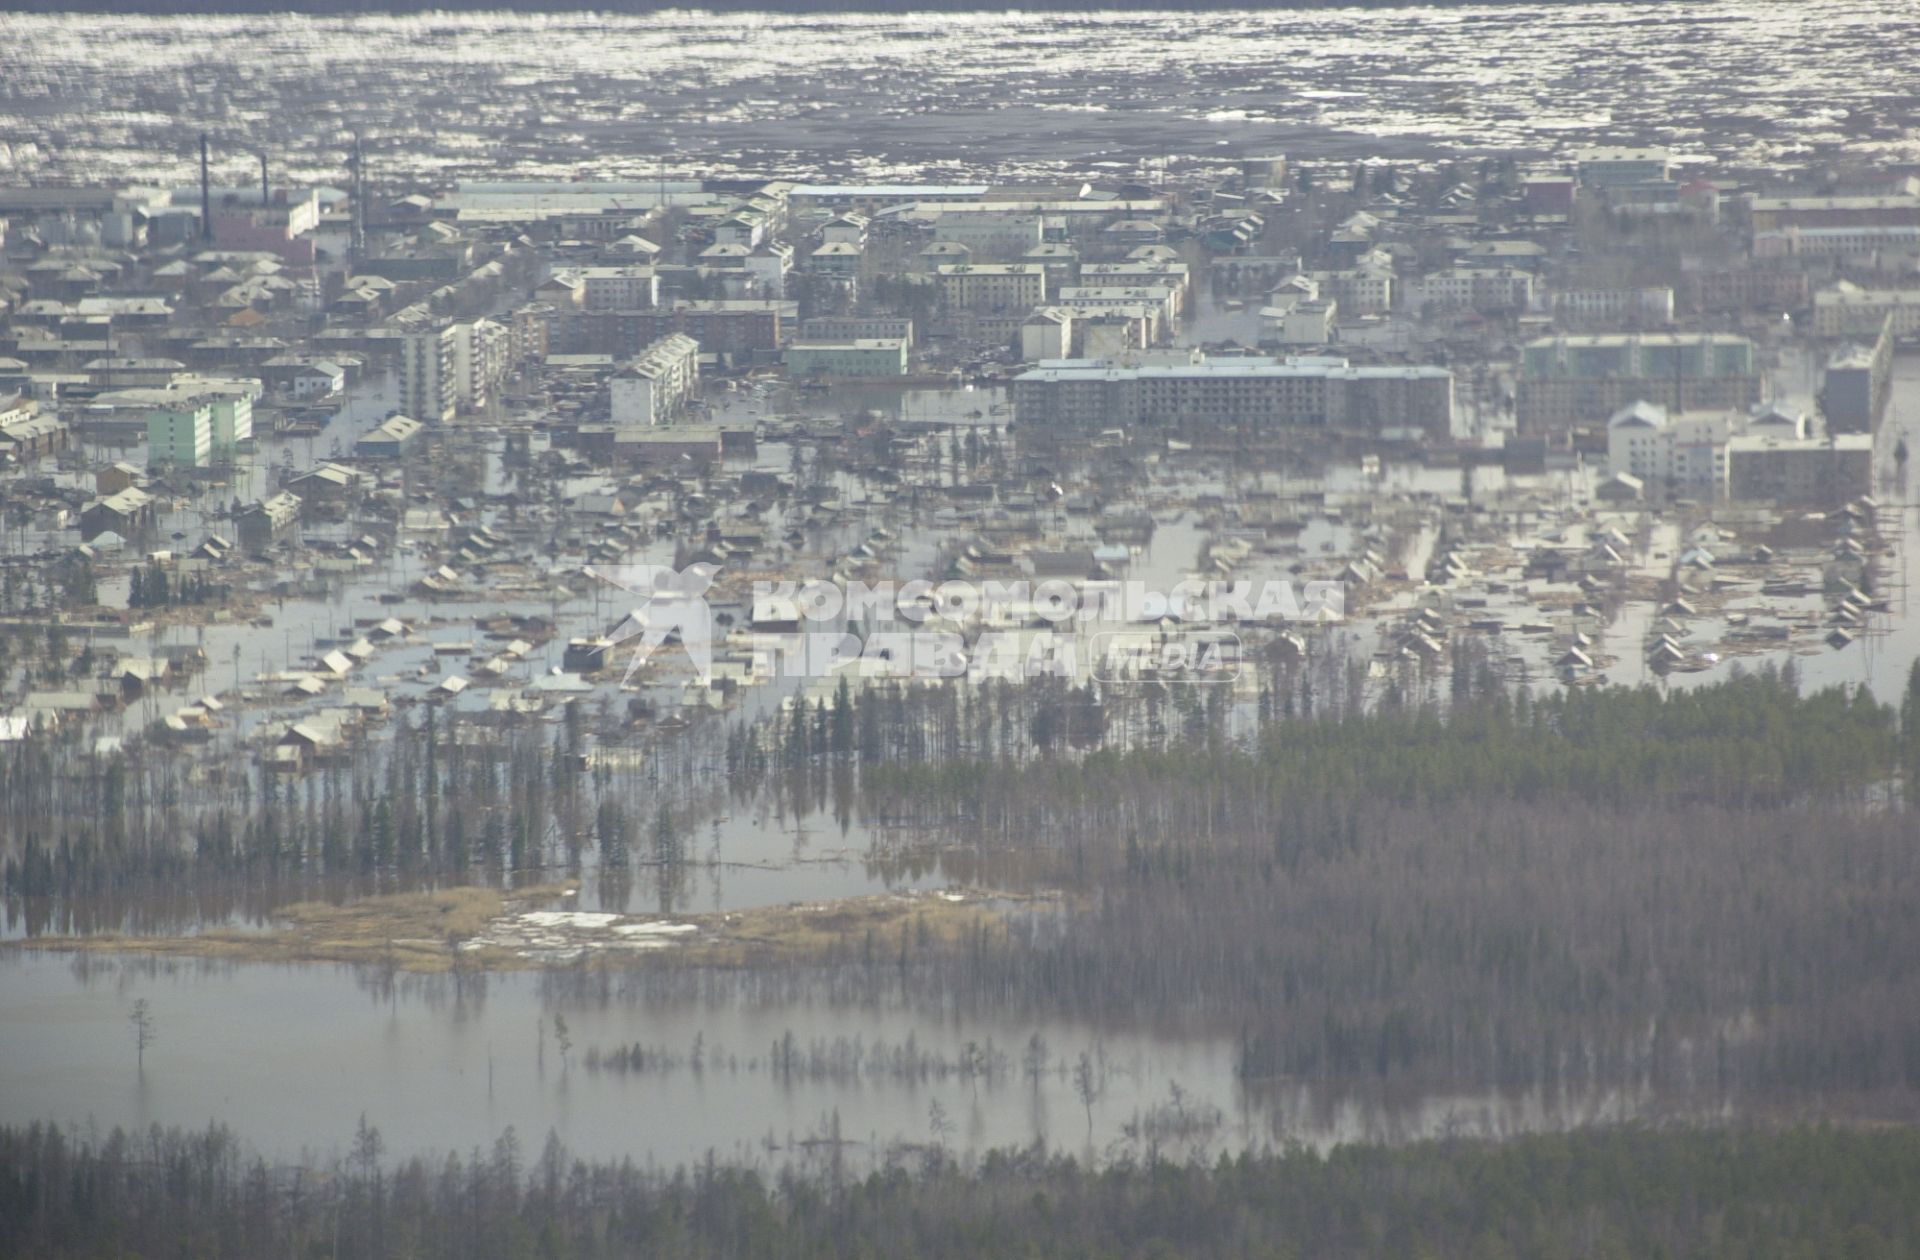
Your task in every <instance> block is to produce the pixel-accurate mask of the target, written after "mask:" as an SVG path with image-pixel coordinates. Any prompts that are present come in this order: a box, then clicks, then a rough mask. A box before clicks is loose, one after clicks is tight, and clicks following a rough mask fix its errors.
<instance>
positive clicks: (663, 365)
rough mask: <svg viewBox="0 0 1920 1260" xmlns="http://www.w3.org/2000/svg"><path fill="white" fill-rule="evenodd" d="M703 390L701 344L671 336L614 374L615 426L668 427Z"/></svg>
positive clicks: (670, 334) (689, 339)
mask: <svg viewBox="0 0 1920 1260" xmlns="http://www.w3.org/2000/svg"><path fill="white" fill-rule="evenodd" d="M699 389H700V343H699V342H697V341H695V340H694V339H693V338H691V337H689V336H687V335H686V334H684V333H669V334H668V335H667V336H665V337H662V338H661V339H660V340H658V341H656V342H654V343H653V344H652V345H650V346H648V347H647V348H646V349H645V350H644V351H642V352H641V353H640V354H639V355H638V356H637V357H636V358H634V359H633V361H632V362H630V363H628V364H627V365H626V366H625V367H623V368H621V369H620V370H619V371H618V372H615V373H614V374H613V380H612V382H611V385H610V391H611V394H612V399H611V401H612V407H613V423H614V424H615V425H616V426H618V427H623V428H624V427H631V426H635V425H648V426H650V425H656V424H665V423H667V422H668V421H669V420H671V419H673V417H674V416H675V414H677V413H678V412H679V411H680V409H681V408H682V407H684V406H686V404H687V402H688V400H689V399H691V398H693V397H694V396H695V395H697V394H698V393H699Z"/></svg>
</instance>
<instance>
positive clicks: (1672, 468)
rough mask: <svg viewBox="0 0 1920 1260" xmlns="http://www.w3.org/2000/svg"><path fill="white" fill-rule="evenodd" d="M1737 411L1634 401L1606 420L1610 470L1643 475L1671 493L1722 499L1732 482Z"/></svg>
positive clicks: (1645, 479)
mask: <svg viewBox="0 0 1920 1260" xmlns="http://www.w3.org/2000/svg"><path fill="white" fill-rule="evenodd" d="M1734 429H1735V426H1734V413H1730V412H1724V411H1706V412H1681V413H1679V414H1678V415H1671V414H1669V413H1668V411H1667V409H1666V408H1665V407H1657V406H1655V405H1654V404H1652V403H1644V402H1642V403H1635V404H1634V405H1633V406H1631V407H1623V408H1622V409H1621V410H1619V411H1617V412H1615V413H1614V415H1613V418H1612V419H1610V420H1608V421H1607V471H1608V472H1609V473H1614V474H1618V473H1626V474H1628V475H1630V476H1634V477H1638V478H1639V479H1640V480H1641V481H1643V482H1645V483H1646V484H1647V485H1648V486H1649V487H1658V488H1660V489H1661V490H1664V491H1666V492H1667V493H1670V494H1680V495H1696V496H1701V497H1705V498H1710V499H1717V498H1720V497H1722V496H1724V495H1725V493H1726V486H1727V439H1728V438H1730V437H1732V436H1733V433H1734Z"/></svg>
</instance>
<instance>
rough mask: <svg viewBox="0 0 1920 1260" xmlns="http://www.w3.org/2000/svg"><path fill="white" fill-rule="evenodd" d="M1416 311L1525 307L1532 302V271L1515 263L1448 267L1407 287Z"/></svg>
mask: <svg viewBox="0 0 1920 1260" xmlns="http://www.w3.org/2000/svg"><path fill="white" fill-rule="evenodd" d="M1407 301H1408V304H1409V305H1410V306H1411V307H1412V308H1413V309H1414V310H1417V311H1425V310H1433V311H1442V312H1444V311H1479V312H1482V313H1490V312H1505V311H1524V310H1526V309H1527V308H1528V307H1529V306H1532V305H1533V273H1531V272H1527V271H1522V270H1520V269H1519V268H1517V267H1449V268H1447V269H1445V270H1444V271H1436V272H1433V273H1432V274H1430V275H1426V276H1422V277H1421V278H1420V279H1418V280H1416V281H1414V282H1413V284H1412V285H1411V286H1410V288H1409V295H1408V299H1407Z"/></svg>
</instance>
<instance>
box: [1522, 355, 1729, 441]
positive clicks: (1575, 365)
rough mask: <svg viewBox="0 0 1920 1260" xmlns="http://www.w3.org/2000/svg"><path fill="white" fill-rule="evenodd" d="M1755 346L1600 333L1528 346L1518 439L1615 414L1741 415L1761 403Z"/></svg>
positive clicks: (1594, 422) (1598, 422)
mask: <svg viewBox="0 0 1920 1260" xmlns="http://www.w3.org/2000/svg"><path fill="white" fill-rule="evenodd" d="M1762 388H1763V378H1762V376H1761V374H1760V372H1759V368H1758V365H1757V364H1756V362H1755V352H1754V346H1753V342H1752V341H1750V340H1748V339H1747V338H1745V337H1740V336H1735V335H1733V334H1729V333H1605V334H1594V335H1572V334H1569V335H1565V336H1559V337H1543V338H1540V339H1539V340H1537V341H1531V342H1528V343H1527V345H1526V346H1525V348H1524V350H1523V352H1522V355H1521V363H1520V379H1519V382H1518V386H1517V390H1516V393H1517V405H1516V412H1517V419H1518V422H1519V428H1520V431H1521V432H1522V433H1527V434H1533V433H1545V432H1565V431H1567V430H1571V429H1576V428H1582V427H1588V426H1598V425H1601V424H1603V423H1604V422H1605V421H1606V419H1607V418H1608V417H1610V416H1612V415H1613V414H1614V413H1615V412H1617V411H1619V410H1620V409H1621V408H1623V407H1626V406H1629V405H1631V404H1633V403H1635V402H1650V403H1654V404H1656V405H1658V406H1662V407H1665V408H1667V409H1668V410H1669V411H1714V410H1739V411H1746V410H1748V409H1750V408H1752V407H1753V406H1754V405H1755V404H1757V403H1759V402H1760V401H1761V394H1762Z"/></svg>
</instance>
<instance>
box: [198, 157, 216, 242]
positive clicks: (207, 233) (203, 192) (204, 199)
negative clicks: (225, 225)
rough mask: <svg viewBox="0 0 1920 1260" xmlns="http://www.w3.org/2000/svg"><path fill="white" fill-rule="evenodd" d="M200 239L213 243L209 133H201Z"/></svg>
mask: <svg viewBox="0 0 1920 1260" xmlns="http://www.w3.org/2000/svg"><path fill="white" fill-rule="evenodd" d="M200 239H201V240H203V241H206V242H208V243H211V242H212V241H213V190H212V187H211V185H209V184H208V183H207V133H206V132H204V131H203V132H201V133H200Z"/></svg>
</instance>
